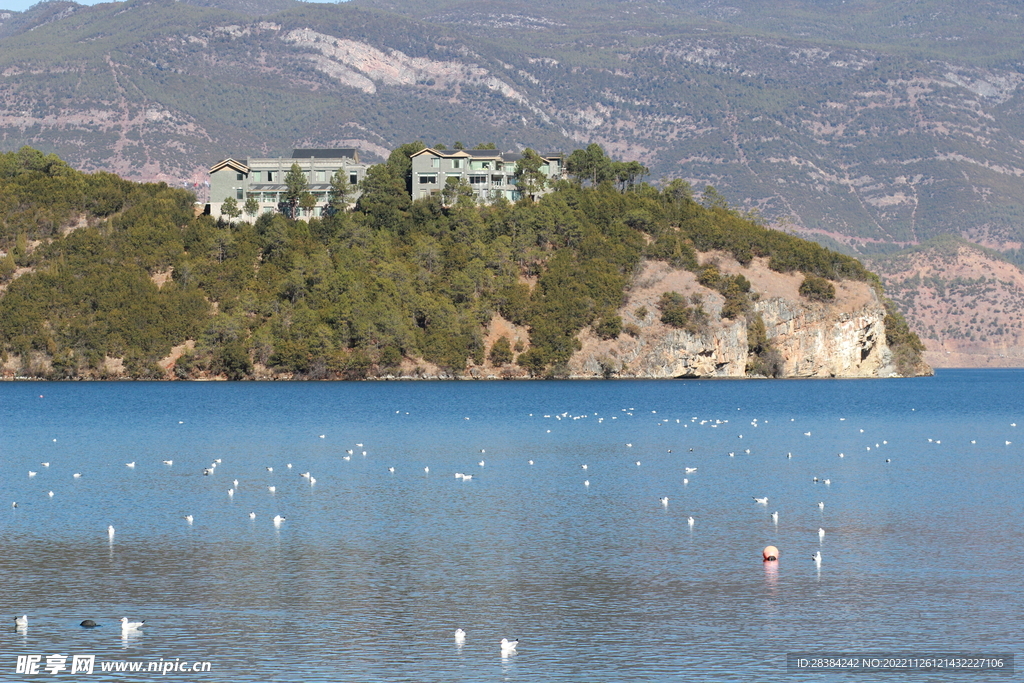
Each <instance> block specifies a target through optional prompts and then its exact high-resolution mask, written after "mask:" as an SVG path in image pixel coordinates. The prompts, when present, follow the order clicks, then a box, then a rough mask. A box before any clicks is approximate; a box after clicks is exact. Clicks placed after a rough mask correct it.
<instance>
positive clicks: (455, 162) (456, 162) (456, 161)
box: [452, 159, 462, 168]
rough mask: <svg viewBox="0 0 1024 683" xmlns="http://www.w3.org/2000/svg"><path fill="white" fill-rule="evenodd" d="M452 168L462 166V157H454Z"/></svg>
mask: <svg viewBox="0 0 1024 683" xmlns="http://www.w3.org/2000/svg"><path fill="white" fill-rule="evenodd" d="M452 168H462V159H452Z"/></svg>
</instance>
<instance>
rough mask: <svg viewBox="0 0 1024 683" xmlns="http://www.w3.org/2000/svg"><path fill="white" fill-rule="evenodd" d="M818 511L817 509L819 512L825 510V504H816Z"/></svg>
mask: <svg viewBox="0 0 1024 683" xmlns="http://www.w3.org/2000/svg"><path fill="white" fill-rule="evenodd" d="M818 509H819V510H824V509H825V504H824V503H822V502H819V503H818Z"/></svg>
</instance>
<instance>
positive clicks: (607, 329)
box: [594, 315, 622, 339]
mask: <svg viewBox="0 0 1024 683" xmlns="http://www.w3.org/2000/svg"><path fill="white" fill-rule="evenodd" d="M594 332H596V333H597V336H599V337H600V338H601V339H615V338H616V337H618V336H619V333H620V332H622V318H621V317H619V316H617V315H611V316H608V317H606V318H603V319H602V320H601V322H600V323H598V325H597V326H596V327H595V328H594Z"/></svg>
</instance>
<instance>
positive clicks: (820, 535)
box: [818, 527, 825, 543]
mask: <svg viewBox="0 0 1024 683" xmlns="http://www.w3.org/2000/svg"><path fill="white" fill-rule="evenodd" d="M824 538H825V530H824V529H822V528H821V527H818V543H821V541H822V540H823V539H824Z"/></svg>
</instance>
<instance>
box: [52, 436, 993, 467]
mask: <svg viewBox="0 0 1024 683" xmlns="http://www.w3.org/2000/svg"><path fill="white" fill-rule="evenodd" d="M971 443H974V442H973V441H972V442H971ZM39 464H40V465H42V466H43V467H49V466H50V463H48V462H41V463H39Z"/></svg>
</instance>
